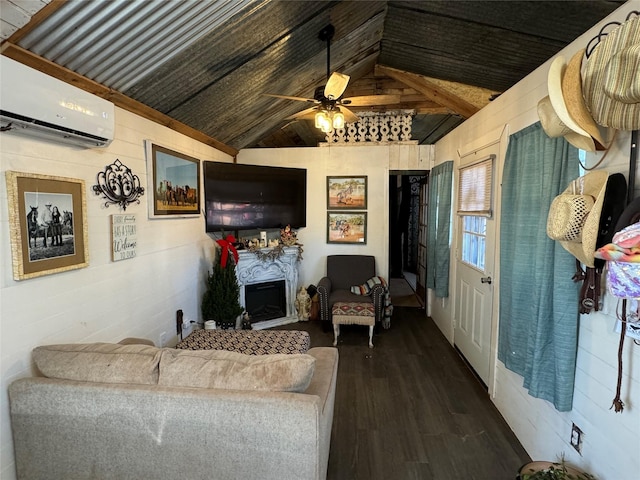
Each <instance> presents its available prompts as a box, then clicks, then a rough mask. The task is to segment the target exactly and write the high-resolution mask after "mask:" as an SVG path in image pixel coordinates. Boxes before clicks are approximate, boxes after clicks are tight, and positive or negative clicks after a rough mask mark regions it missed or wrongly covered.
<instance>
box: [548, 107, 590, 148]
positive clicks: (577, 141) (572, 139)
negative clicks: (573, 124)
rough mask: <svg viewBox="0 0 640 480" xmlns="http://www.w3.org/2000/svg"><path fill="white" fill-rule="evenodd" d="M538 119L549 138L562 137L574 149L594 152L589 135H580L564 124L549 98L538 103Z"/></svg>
mask: <svg viewBox="0 0 640 480" xmlns="http://www.w3.org/2000/svg"><path fill="white" fill-rule="evenodd" d="M538 117H539V118H540V123H541V124H542V128H543V130H544V131H545V133H546V134H547V135H548V136H549V137H551V138H557V137H564V138H565V140H566V141H567V142H569V143H570V144H571V145H573V146H574V147H576V148H579V149H581V150H588V151H593V150H595V146H594V143H593V139H592V138H591V137H590V136H589V134H587V135H582V134H580V133H578V132H576V131H574V130H572V129H571V128H569V127H568V126H567V125H565V124H564V122H563V121H562V120H561V119H560V117H559V116H558V114H557V112H556V110H555V109H554V108H553V105H551V99H550V98H549V96H546V97H544V98H543V99H542V100H540V101H539V102H538ZM585 133H586V132H585Z"/></svg>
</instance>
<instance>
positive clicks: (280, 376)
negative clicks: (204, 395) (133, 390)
mask: <svg viewBox="0 0 640 480" xmlns="http://www.w3.org/2000/svg"><path fill="white" fill-rule="evenodd" d="M315 361H316V360H315V358H314V357H312V356H311V355H307V354H293V355H290V354H273V355H245V354H243V353H238V352H229V351H226V350H169V349H165V350H164V351H163V353H162V357H161V358H160V377H159V379H158V385H163V386H167V387H192V388H221V389H230V390H263V391H279V392H304V391H305V390H306V389H307V387H309V383H311V378H312V377H313V372H314V368H315Z"/></svg>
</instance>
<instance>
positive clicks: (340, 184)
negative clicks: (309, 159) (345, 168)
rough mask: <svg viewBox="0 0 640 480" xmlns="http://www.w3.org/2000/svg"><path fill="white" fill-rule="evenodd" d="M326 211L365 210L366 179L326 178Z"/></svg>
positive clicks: (363, 177)
mask: <svg viewBox="0 0 640 480" xmlns="http://www.w3.org/2000/svg"><path fill="white" fill-rule="evenodd" d="M327 209H332V210H337V209H346V210H366V209H367V177H366V176H362V177H353V176H341V177H327Z"/></svg>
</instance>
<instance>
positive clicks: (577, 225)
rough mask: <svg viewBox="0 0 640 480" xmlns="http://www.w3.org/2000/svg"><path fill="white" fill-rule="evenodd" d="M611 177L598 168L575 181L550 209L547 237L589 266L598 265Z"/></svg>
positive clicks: (555, 200)
mask: <svg viewBox="0 0 640 480" xmlns="http://www.w3.org/2000/svg"><path fill="white" fill-rule="evenodd" d="M608 177H609V174H608V173H607V172H606V171H604V170H594V171H591V172H589V173H587V174H586V175H584V176H582V177H579V178H577V179H575V180H573V181H572V182H571V183H570V184H569V186H568V187H567V188H566V189H565V191H564V192H562V193H561V194H560V195H558V196H557V197H556V198H555V199H554V200H553V202H552V203H551V207H550V208H549V216H548V217H547V236H548V237H549V238H551V239H552V240H557V241H559V242H560V245H562V247H563V248H564V249H565V250H567V251H568V252H569V253H570V254H571V255H573V256H574V257H576V258H577V259H578V260H580V262H582V263H584V264H585V265H586V266H587V267H593V266H594V256H593V254H594V252H595V251H596V243H597V240H598V230H599V226H600V214H601V213H602V204H603V203H604V197H605V192H606V186H607V178H608Z"/></svg>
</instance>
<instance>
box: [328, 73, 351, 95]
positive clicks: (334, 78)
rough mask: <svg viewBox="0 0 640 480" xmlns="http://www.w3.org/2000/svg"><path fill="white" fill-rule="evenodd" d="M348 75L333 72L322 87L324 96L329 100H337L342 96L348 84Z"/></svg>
mask: <svg viewBox="0 0 640 480" xmlns="http://www.w3.org/2000/svg"><path fill="white" fill-rule="evenodd" d="M349 78H350V77H349V75H345V74H344V73H338V72H333V73H332V74H331V76H330V77H329V80H327V85H326V86H325V87H324V96H325V97H326V98H328V99H329V100H337V99H338V98H340V97H341V96H342V94H343V93H344V91H345V90H346V89H347V85H348V84H349Z"/></svg>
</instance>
